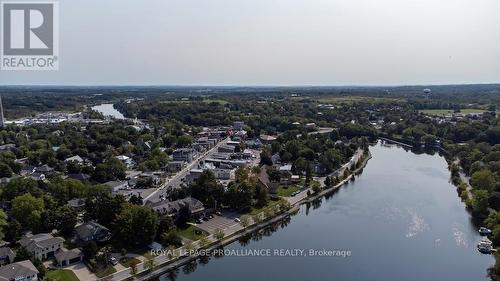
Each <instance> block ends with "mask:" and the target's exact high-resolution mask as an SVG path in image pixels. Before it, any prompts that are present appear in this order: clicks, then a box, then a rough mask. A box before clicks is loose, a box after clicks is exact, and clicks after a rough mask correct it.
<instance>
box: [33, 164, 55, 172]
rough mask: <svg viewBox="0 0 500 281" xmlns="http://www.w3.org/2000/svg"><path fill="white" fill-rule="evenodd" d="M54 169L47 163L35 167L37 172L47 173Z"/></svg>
mask: <svg viewBox="0 0 500 281" xmlns="http://www.w3.org/2000/svg"><path fill="white" fill-rule="evenodd" d="M53 170H54V168H51V167H49V165H47V164H45V165H42V166H39V167H36V168H35V172H38V173H42V174H47V173H50V172H52V171H53Z"/></svg>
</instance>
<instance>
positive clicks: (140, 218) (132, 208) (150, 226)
mask: <svg viewBox="0 0 500 281" xmlns="http://www.w3.org/2000/svg"><path fill="white" fill-rule="evenodd" d="M159 223H160V222H159V218H158V215H157V214H156V213H155V212H153V211H152V210H151V209H149V208H147V207H144V206H137V205H131V204H124V206H123V208H122V210H121V212H120V213H119V214H118V215H117V216H116V218H115V220H114V222H113V231H114V235H115V237H116V238H117V242H118V243H120V244H121V246H123V247H124V248H130V247H134V246H144V245H148V244H150V243H151V242H152V241H153V239H154V237H155V236H156V231H157V230H158V226H159Z"/></svg>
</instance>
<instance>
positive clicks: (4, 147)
mask: <svg viewBox="0 0 500 281" xmlns="http://www.w3.org/2000/svg"><path fill="white" fill-rule="evenodd" d="M14 148H16V145H15V144H13V143H7V144H2V145H0V151H5V150H12V149H14Z"/></svg>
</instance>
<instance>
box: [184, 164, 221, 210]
mask: <svg viewBox="0 0 500 281" xmlns="http://www.w3.org/2000/svg"><path fill="white" fill-rule="evenodd" d="M191 195H192V196H193V197H194V198H196V199H198V200H200V201H201V202H202V203H203V204H205V205H208V206H214V204H215V202H216V201H217V202H221V201H222V199H223V196H224V187H223V186H222V185H220V184H219V183H217V179H216V178H215V175H214V173H213V172H212V171H209V170H206V171H203V173H201V175H200V177H199V178H198V179H197V180H196V182H195V183H194V184H193V185H191Z"/></svg>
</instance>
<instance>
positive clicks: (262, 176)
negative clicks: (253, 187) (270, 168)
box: [257, 166, 277, 193]
mask: <svg viewBox="0 0 500 281" xmlns="http://www.w3.org/2000/svg"><path fill="white" fill-rule="evenodd" d="M257 184H258V185H260V186H261V187H264V188H266V189H267V190H268V191H269V192H270V193H276V191H277V190H276V185H275V184H273V183H271V180H270V179H269V174H268V173H267V170H266V166H262V168H261V169H260V172H259V174H258V175H257Z"/></svg>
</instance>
